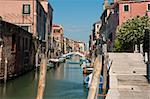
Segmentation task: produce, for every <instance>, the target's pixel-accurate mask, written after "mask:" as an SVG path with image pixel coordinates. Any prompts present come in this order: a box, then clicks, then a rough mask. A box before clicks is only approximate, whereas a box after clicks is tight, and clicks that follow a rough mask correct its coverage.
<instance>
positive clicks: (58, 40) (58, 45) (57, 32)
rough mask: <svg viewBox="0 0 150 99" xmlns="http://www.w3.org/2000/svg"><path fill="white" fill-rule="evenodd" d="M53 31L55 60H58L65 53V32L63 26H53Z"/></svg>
mask: <svg viewBox="0 0 150 99" xmlns="http://www.w3.org/2000/svg"><path fill="white" fill-rule="evenodd" d="M52 31H53V32H52V36H53V43H54V45H53V49H55V50H54V54H55V55H54V58H58V57H59V56H60V55H61V54H62V53H63V52H64V44H63V41H64V38H63V37H64V30H63V27H62V26H61V25H59V24H53V27H52Z"/></svg>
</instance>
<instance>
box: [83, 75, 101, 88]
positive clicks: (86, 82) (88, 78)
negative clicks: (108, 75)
mask: <svg viewBox="0 0 150 99" xmlns="http://www.w3.org/2000/svg"><path fill="white" fill-rule="evenodd" d="M92 76H93V73H91V74H89V75H87V76H86V77H85V78H84V85H85V87H86V88H89V87H90V85H91V82H92ZM102 86H103V76H102V75H101V76H100V82H99V89H102Z"/></svg>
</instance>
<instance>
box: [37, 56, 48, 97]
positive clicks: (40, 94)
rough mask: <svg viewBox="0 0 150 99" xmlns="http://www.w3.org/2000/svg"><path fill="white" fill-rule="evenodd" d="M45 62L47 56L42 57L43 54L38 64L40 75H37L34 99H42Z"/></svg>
mask: <svg viewBox="0 0 150 99" xmlns="http://www.w3.org/2000/svg"><path fill="white" fill-rule="evenodd" d="M46 63H47V58H46V57H44V55H43V56H42V61H41V65H40V75H39V83H38V92H37V97H36V99H43V94H44V90H45V82H46V70H47V67H46Z"/></svg>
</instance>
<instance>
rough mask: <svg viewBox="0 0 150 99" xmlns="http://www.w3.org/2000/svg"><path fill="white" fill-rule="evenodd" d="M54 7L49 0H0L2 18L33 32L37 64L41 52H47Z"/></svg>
mask: <svg viewBox="0 0 150 99" xmlns="http://www.w3.org/2000/svg"><path fill="white" fill-rule="evenodd" d="M52 12H53V9H52V7H51V6H50V4H49V3H48V1H47V0H19V1H18V0H0V16H1V18H2V20H4V21H6V22H10V23H13V24H15V25H18V26H20V27H21V28H23V29H24V30H26V31H28V32H30V33H32V34H33V35H32V36H33V42H34V45H33V47H34V52H35V53H36V66H37V65H38V63H37V62H38V60H39V56H40V54H41V53H45V52H47V49H48V47H46V46H47V42H48V34H51V27H52V16H53V14H52Z"/></svg>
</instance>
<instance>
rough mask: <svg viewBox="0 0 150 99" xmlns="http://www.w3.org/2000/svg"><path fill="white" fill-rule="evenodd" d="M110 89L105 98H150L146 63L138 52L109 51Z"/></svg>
mask: <svg viewBox="0 0 150 99" xmlns="http://www.w3.org/2000/svg"><path fill="white" fill-rule="evenodd" d="M109 58H110V59H111V60H113V63H112V66H111V68H110V72H109V75H110V83H109V84H110V89H109V91H108V94H107V97H106V99H150V84H148V81H147V79H146V64H145V63H144V62H143V57H142V55H141V54H140V53H109Z"/></svg>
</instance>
